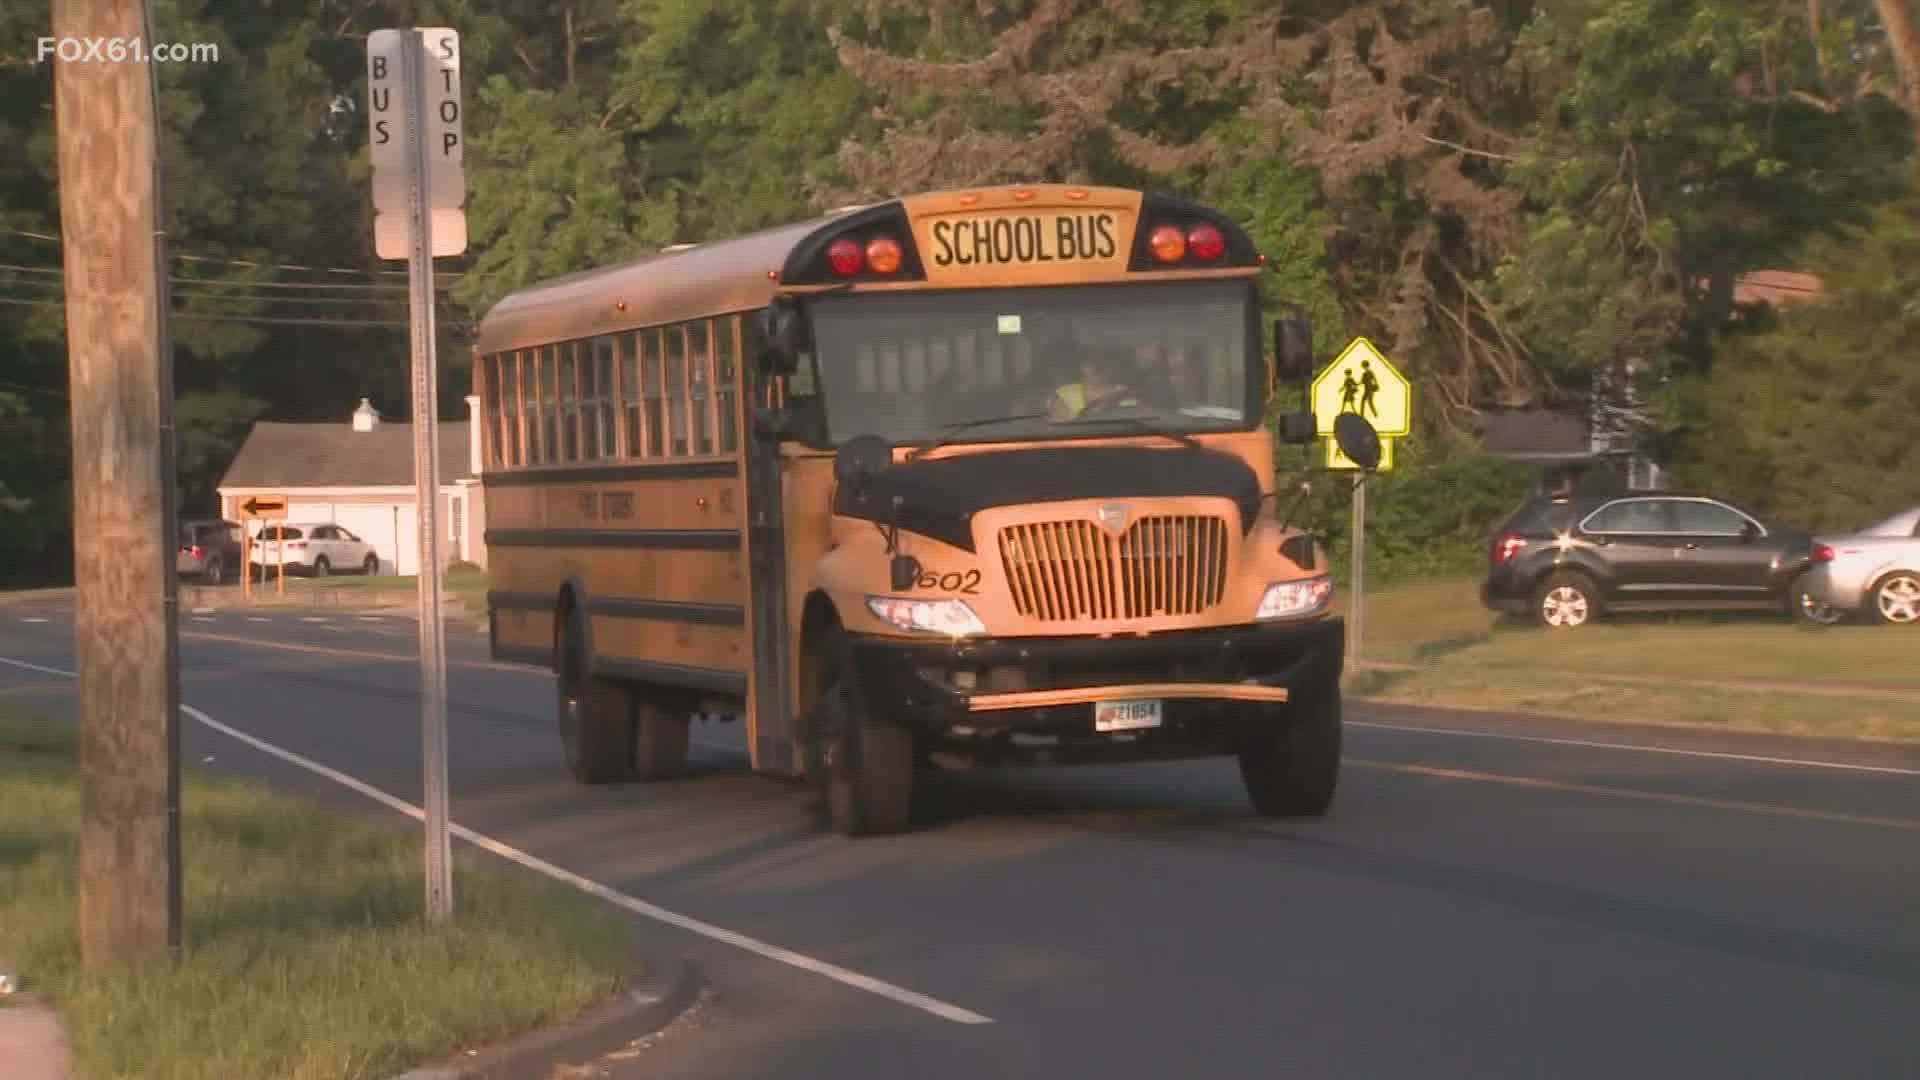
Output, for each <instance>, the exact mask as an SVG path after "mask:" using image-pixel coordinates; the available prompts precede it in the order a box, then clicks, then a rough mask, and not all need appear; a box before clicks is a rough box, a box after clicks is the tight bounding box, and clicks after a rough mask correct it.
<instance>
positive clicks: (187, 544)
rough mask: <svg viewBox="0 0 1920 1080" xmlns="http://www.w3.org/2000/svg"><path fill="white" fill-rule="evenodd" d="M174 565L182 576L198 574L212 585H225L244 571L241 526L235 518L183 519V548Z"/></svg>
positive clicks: (198, 576) (181, 536) (175, 557)
mask: <svg viewBox="0 0 1920 1080" xmlns="http://www.w3.org/2000/svg"><path fill="white" fill-rule="evenodd" d="M173 561H174V568H175V569H176V570H178V571H179V573H180V576H181V577H197V578H199V579H201V580H202V581H205V582H206V583H207V584H209V585H222V584H225V583H226V581H227V578H228V576H229V575H232V574H237V573H239V572H240V567H241V557H240V525H239V523H238V522H233V521H183V522H181V523H180V550H179V552H178V553H177V554H175V556H174V560H173Z"/></svg>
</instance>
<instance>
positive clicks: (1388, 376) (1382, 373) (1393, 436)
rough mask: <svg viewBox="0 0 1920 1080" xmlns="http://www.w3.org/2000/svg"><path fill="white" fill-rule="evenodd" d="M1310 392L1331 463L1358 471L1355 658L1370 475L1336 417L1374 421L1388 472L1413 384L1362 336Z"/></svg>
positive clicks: (1408, 425) (1409, 429)
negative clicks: (1350, 450)
mask: <svg viewBox="0 0 1920 1080" xmlns="http://www.w3.org/2000/svg"><path fill="white" fill-rule="evenodd" d="M1308 397H1309V399H1310V401H1311V403H1312V406H1313V414H1314V417H1315V418H1316V420H1317V421H1318V432H1319V434H1320V435H1321V437H1323V438H1324V439H1326V442H1327V468H1328V469H1332V470H1336V471H1343V470H1344V471H1351V472H1353V473H1354V477H1353V527H1352V528H1353V531H1352V533H1351V534H1350V539H1351V541H1352V543H1353V571H1352V573H1353V581H1352V584H1351V586H1350V591H1351V592H1352V594H1353V601H1352V604H1351V608H1350V610H1349V611H1348V613H1347V656H1348V658H1349V659H1350V660H1357V659H1359V657H1360V646H1361V642H1362V640H1363V632H1364V629H1365V622H1366V618H1365V610H1366V605H1365V604H1364V603H1363V602H1362V597H1363V595H1364V593H1363V584H1364V578H1365V576H1366V565H1367V554H1366V552H1367V476H1366V473H1365V472H1362V471H1361V470H1360V467H1359V466H1358V465H1357V464H1355V463H1354V462H1352V461H1350V460H1348V458H1347V456H1346V455H1345V454H1343V453H1341V452H1340V444H1339V443H1338V442H1337V441H1336V440H1335V439H1334V437H1333V421H1334V418H1335V417H1338V416H1339V415H1341V414H1342V413H1353V414H1355V415H1356V416H1359V417H1360V418H1361V419H1363V420H1365V421H1367V422H1368V423H1370V424H1372V425H1373V427H1374V430H1375V431H1377V432H1379V434H1380V464H1379V465H1378V466H1377V467H1376V469H1375V471H1376V472H1386V471H1388V470H1390V469H1392V468H1393V444H1394V443H1395V442H1396V441H1398V440H1400V439H1403V438H1406V437H1407V436H1408V435H1410V434H1412V433H1413V384H1412V383H1410V382H1408V381H1407V377H1406V376H1404V375H1402V374H1400V371H1399V369H1397V368H1395V367H1394V366H1393V362H1392V361H1391V360H1388V359H1387V356H1386V354H1385V353H1383V352H1381V351H1380V350H1379V349H1378V348H1375V347H1374V344H1373V342H1371V341H1368V340H1367V339H1366V338H1363V337H1359V338H1354V339H1353V341H1351V342H1349V343H1348V345H1347V347H1346V348H1345V349H1344V350H1342V351H1341V353H1340V355H1339V356H1338V357H1337V358H1335V360H1334V361H1333V363H1331V364H1328V365H1327V367H1326V369H1325V370H1324V371H1322V372H1321V373H1320V374H1319V375H1318V376H1317V377H1315V379H1314V380H1313V386H1312V387H1311V388H1310V390H1309V394H1308Z"/></svg>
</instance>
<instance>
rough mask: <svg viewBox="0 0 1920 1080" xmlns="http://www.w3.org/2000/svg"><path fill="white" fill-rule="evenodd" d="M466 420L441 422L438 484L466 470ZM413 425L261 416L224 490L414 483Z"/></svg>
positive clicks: (231, 468)
mask: <svg viewBox="0 0 1920 1080" xmlns="http://www.w3.org/2000/svg"><path fill="white" fill-rule="evenodd" d="M468 426H469V425H468V423H467V421H465V420H458V421H447V420H443V421H441V422H440V442H439V447H438V449H439V453H440V463H439V464H440V483H442V484H451V483H454V482H456V481H458V480H460V479H462V478H463V477H468V476H471V475H472V473H470V472H468V470H467V466H468V464H469V461H468V445H467V439H468V430H467V429H468ZM412 484H413V425H412V424H389V423H379V424H376V425H374V428H373V430H372V431H355V430H353V425H351V424H347V423H342V422H339V421H331V420H330V421H318V422H307V423H296V422H287V421H276V420H263V421H260V422H259V423H256V424H254V425H253V430H252V431H251V432H249V433H248V434H247V441H246V442H245V443H242V444H241V446H240V452H239V453H237V454H235V455H234V456H233V463H232V464H230V465H228V466H227V473H226V475H225V476H223V477H221V478H220V487H222V488H292V489H299V488H313V487H410V486H412Z"/></svg>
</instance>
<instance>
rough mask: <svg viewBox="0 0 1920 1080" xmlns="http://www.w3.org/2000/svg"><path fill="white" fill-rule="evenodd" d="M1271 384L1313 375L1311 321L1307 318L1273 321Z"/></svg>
mask: <svg viewBox="0 0 1920 1080" xmlns="http://www.w3.org/2000/svg"><path fill="white" fill-rule="evenodd" d="M1273 369H1274V370H1273V382H1274V383H1275V384H1278V382H1279V381H1280V380H1281V379H1304V378H1307V377H1308V376H1310V375H1312V374H1313V321H1312V320H1311V319H1307V318H1304V317H1302V318H1294V319H1275V320H1273Z"/></svg>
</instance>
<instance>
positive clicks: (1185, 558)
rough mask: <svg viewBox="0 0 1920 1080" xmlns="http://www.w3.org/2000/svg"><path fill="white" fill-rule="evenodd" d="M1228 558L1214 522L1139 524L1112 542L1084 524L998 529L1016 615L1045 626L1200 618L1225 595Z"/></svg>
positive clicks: (1189, 519) (1182, 519)
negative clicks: (1101, 620) (1048, 624)
mask: <svg viewBox="0 0 1920 1080" xmlns="http://www.w3.org/2000/svg"><path fill="white" fill-rule="evenodd" d="M1227 554H1228V548H1227V523H1226V522H1225V521H1224V520H1223V519H1221V518H1217V517H1202V516H1188V515H1180V516H1164V517H1147V518H1141V519H1140V520H1138V521H1136V522H1134V523H1133V524H1132V525H1130V526H1129V527H1128V528H1127V530H1126V531H1125V532H1123V533H1121V534H1120V535H1119V536H1117V537H1116V536H1114V535H1113V534H1112V533H1111V532H1109V531H1107V530H1106V529H1105V528H1102V527H1101V526H1100V525H1098V524H1096V523H1095V522H1092V521H1085V520H1081V521H1043V522H1030V523H1022V524H1018V525H1010V526H1008V527H1006V528H1004V529H1002V530H1000V563H1001V566H1002V567H1004V568H1005V570H1006V574H1007V587H1008V589H1009V590H1010V591H1011V592H1012V594H1013V604H1014V609H1015V610H1017V611H1018V612H1019V613H1020V614H1022V615H1025V616H1028V617H1030V618H1036V619H1040V620H1042V621H1045V622H1075V621H1080V620H1099V619H1148V618H1154V617H1156V616H1168V615H1194V614H1198V613H1200V612H1202V611H1205V610H1206V609H1208V608H1210V607H1212V606H1213V605H1215V604H1217V603H1219V602H1220V598H1221V596H1222V595H1223V594H1224V593H1225V592H1226V588H1227Z"/></svg>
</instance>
